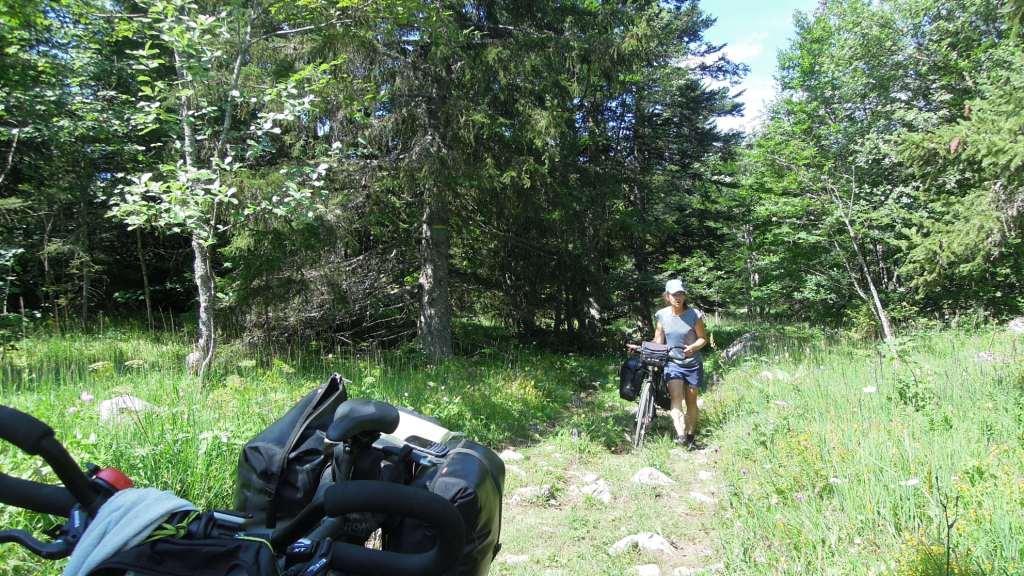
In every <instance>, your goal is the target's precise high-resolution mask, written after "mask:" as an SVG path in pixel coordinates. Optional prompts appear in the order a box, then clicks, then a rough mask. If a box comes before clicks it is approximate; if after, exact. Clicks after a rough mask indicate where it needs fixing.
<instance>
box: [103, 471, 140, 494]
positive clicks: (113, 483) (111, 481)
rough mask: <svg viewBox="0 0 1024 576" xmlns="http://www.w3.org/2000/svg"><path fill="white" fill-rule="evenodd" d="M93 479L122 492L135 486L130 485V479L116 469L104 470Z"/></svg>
mask: <svg viewBox="0 0 1024 576" xmlns="http://www.w3.org/2000/svg"><path fill="white" fill-rule="evenodd" d="M94 478H97V479H99V480H102V481H103V482H105V483H107V484H108V485H109V486H110V487H111V488H113V489H114V490H124V489H125V488H131V487H132V486H134V485H135V484H133V483H132V479H131V478H129V477H128V476H127V475H125V473H124V472H121V471H120V470H118V469H117V468H104V469H102V470H100V471H99V472H97V473H96V476H94Z"/></svg>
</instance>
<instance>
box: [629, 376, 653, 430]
mask: <svg viewBox="0 0 1024 576" xmlns="http://www.w3.org/2000/svg"><path fill="white" fill-rule="evenodd" d="M653 419H654V382H653V380H652V378H650V377H648V378H647V379H645V380H644V384H643V387H641V388H640V399H639V401H638V402H637V406H636V428H635V429H634V431H633V448H639V447H640V446H642V445H643V443H644V436H646V435H647V428H649V427H650V425H651V420H653Z"/></svg>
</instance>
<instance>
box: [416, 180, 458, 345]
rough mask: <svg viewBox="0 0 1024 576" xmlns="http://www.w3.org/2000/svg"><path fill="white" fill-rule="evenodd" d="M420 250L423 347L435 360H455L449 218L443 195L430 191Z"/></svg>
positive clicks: (421, 334) (425, 199)
mask: <svg viewBox="0 0 1024 576" xmlns="http://www.w3.org/2000/svg"><path fill="white" fill-rule="evenodd" d="M423 200H424V209H423V221H422V233H423V244H422V246H421V247H420V261H421V269H420V318H419V329H420V344H421V345H422V346H423V351H424V352H426V354H427V356H428V357H430V358H431V359H433V360H440V359H444V358H449V357H451V356H452V352H453V349H452V309H451V301H450V299H449V297H448V250H449V237H448V223H449V220H450V214H449V211H448V204H447V201H446V199H445V198H444V196H443V194H441V193H440V192H439V191H437V190H435V189H428V190H427V192H426V195H425V198H424V199H423Z"/></svg>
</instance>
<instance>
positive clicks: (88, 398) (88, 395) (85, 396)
mask: <svg viewBox="0 0 1024 576" xmlns="http://www.w3.org/2000/svg"><path fill="white" fill-rule="evenodd" d="M78 399H79V400H81V401H82V402H85V403H86V404H88V403H89V402H92V401H93V400H95V399H96V397H95V396H93V395H92V392H89V391H88V390H82V393H81V394H79V395H78Z"/></svg>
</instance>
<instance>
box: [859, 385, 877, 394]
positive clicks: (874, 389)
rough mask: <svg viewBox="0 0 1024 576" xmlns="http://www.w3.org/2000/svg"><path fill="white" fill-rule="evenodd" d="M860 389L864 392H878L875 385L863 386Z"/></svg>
mask: <svg viewBox="0 0 1024 576" xmlns="http://www.w3.org/2000/svg"><path fill="white" fill-rule="evenodd" d="M862 391H863V392H864V393H865V394H874V393H875V392H878V388H876V387H875V386H865V387H864V388H863V390H862Z"/></svg>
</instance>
